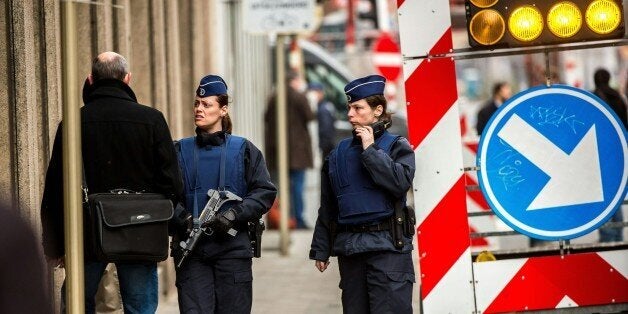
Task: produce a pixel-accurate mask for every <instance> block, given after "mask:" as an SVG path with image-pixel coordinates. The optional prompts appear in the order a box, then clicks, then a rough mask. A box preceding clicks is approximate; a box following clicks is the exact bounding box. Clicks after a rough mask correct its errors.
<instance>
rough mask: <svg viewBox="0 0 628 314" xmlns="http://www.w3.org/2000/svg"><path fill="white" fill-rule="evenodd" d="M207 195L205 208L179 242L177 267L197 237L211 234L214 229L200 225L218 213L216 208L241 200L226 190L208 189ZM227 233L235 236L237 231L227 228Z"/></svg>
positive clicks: (194, 243)
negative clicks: (179, 254)
mask: <svg viewBox="0 0 628 314" xmlns="http://www.w3.org/2000/svg"><path fill="white" fill-rule="evenodd" d="M207 195H208V196H209V200H208V201H207V204H205V208H203V211H202V212H201V215H200V217H198V222H195V223H194V228H193V229H192V231H191V232H190V235H189V236H188V238H187V240H185V241H181V242H179V248H180V249H181V258H180V259H179V260H178V261H177V268H179V267H181V264H183V261H184V260H185V258H186V257H187V256H188V255H189V254H190V252H192V250H193V249H194V247H195V246H196V243H197V242H198V239H200V237H201V235H202V234H203V233H205V234H207V235H212V234H213V233H214V230H212V229H211V228H209V227H201V226H202V225H203V224H205V223H206V222H208V221H210V220H212V219H213V218H214V217H215V216H216V214H217V213H218V210H219V209H220V208H221V207H222V205H223V204H225V203H226V202H230V201H242V198H241V197H239V196H237V195H235V194H233V193H232V192H229V191H226V190H225V191H217V190H213V189H209V190H208V191H207ZM227 233H228V234H229V235H230V236H232V237H235V236H236V234H237V233H238V231H237V230H235V229H233V228H231V229H229V231H227Z"/></svg>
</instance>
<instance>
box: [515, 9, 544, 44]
mask: <svg viewBox="0 0 628 314" xmlns="http://www.w3.org/2000/svg"><path fill="white" fill-rule="evenodd" d="M508 30H509V31H510V34H512V36H513V37H515V38H516V39H518V40H520V41H524V42H529V41H533V40H535V39H537V38H538V37H539V36H540V35H541V32H543V16H542V15H541V11H539V9H537V8H536V7H534V6H531V5H524V6H521V7H518V8H516V9H514V10H513V12H512V14H510V17H509V18H508Z"/></svg>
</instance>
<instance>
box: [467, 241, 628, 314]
mask: <svg viewBox="0 0 628 314" xmlns="http://www.w3.org/2000/svg"><path fill="white" fill-rule="evenodd" d="M626 256H628V250H622V251H608V252H599V253H582V254H570V255H565V256H563V257H561V256H545V257H534V258H522V259H509V260H503V261H494V262H483V263H474V265H473V272H474V275H475V281H476V284H475V287H476V290H475V296H476V302H477V308H478V309H477V310H478V312H479V313H501V312H515V311H516V312H519V311H526V310H541V309H554V308H565V307H582V306H593V305H608V304H621V303H626V302H628V258H626Z"/></svg>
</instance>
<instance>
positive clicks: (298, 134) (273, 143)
mask: <svg viewBox="0 0 628 314" xmlns="http://www.w3.org/2000/svg"><path fill="white" fill-rule="evenodd" d="M286 83H287V97H286V101H287V104H286V105H287V116H288V134H287V135H288V163H289V164H288V169H289V170H290V207H291V212H292V217H294V218H295V219H296V222H297V228H299V229H306V228H308V226H307V225H306V223H305V220H304V219H303V210H304V203H303V189H304V185H305V171H306V170H307V169H308V168H312V167H313V164H314V161H313V155H312V139H311V137H310V133H309V131H308V128H307V124H308V123H309V122H310V121H312V120H314V118H315V116H314V113H312V109H310V105H309V102H308V100H307V97H305V94H304V92H305V90H306V84H305V82H304V81H303V79H302V78H301V77H300V76H299V74H298V73H297V72H295V71H290V72H288V73H287V74H286ZM276 102H277V95H276V94H275V95H273V96H271V98H270V100H269V102H268V108H267V110H266V113H265V115H264V120H265V121H266V157H267V159H268V165H269V167H270V169H271V172H274V173H276V171H277V157H276V155H277V119H276V110H277V109H276V108H277V104H276Z"/></svg>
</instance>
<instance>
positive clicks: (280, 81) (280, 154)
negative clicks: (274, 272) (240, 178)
mask: <svg viewBox="0 0 628 314" xmlns="http://www.w3.org/2000/svg"><path fill="white" fill-rule="evenodd" d="M285 40H286V35H281V34H279V35H277V45H276V48H277V51H276V52H275V53H276V56H277V65H276V66H277V105H276V108H277V110H276V112H275V114H276V115H277V170H278V171H279V200H280V202H279V212H280V219H279V242H280V243H279V251H280V252H281V255H284V256H286V255H288V253H289V252H288V249H289V245H290V233H289V229H288V217H289V215H288V214H289V210H290V180H289V179H288V138H287V135H288V119H287V118H286V109H287V108H286V107H287V106H286V68H285V66H286V56H285V54H286V48H285Z"/></svg>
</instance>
